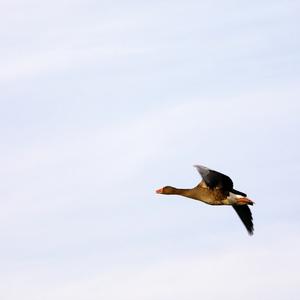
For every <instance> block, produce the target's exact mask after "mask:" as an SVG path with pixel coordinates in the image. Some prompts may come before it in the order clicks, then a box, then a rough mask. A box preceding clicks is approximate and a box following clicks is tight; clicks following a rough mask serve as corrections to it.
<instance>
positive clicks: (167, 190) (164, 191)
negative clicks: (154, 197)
mask: <svg viewBox="0 0 300 300" xmlns="http://www.w3.org/2000/svg"><path fill="white" fill-rule="evenodd" d="M174 190H175V188H174V187H172V186H164V187H163V188H161V189H158V190H156V193H157V194H166V195H171V194H174Z"/></svg>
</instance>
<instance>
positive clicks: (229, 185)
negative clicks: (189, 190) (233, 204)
mask: <svg viewBox="0 0 300 300" xmlns="http://www.w3.org/2000/svg"><path fill="white" fill-rule="evenodd" d="M195 167H196V168H197V170H198V172H199V173H200V175H201V176H202V178H203V180H204V182H205V183H206V184H207V186H208V187H210V188H212V189H213V188H217V187H218V188H221V189H223V190H225V191H232V189H233V182H232V180H231V179H230V177H228V176H227V175H225V174H222V173H220V172H217V171H214V170H210V169H208V168H206V167H204V166H199V165H195Z"/></svg>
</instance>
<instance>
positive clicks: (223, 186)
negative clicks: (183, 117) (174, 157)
mask: <svg viewBox="0 0 300 300" xmlns="http://www.w3.org/2000/svg"><path fill="white" fill-rule="evenodd" d="M194 167H195V168H196V169H197V170H198V172H199V173H200V175H201V177H202V180H201V182H200V183H199V184H198V185H197V186H195V187H194V188H191V189H179V188H175V187H172V186H165V187H163V188H160V189H158V190H156V193H157V194H165V195H181V196H184V197H188V198H191V199H194V200H198V201H202V202H204V203H207V204H210V205H231V206H232V207H233V209H234V210H235V211H236V213H237V214H238V216H239V217H240V219H241V221H242V222H243V224H244V225H245V227H246V229H247V231H248V233H249V235H252V234H253V231H254V227H253V222H252V213H251V210H250V208H249V206H248V205H253V204H254V202H253V201H252V200H250V199H249V198H247V195H246V194H245V193H243V192H240V191H237V190H235V189H234V188H233V182H232V180H231V178H230V177H229V176H227V175H225V174H222V173H220V172H217V171H215V170H211V169H209V168H207V167H204V166H201V165H195V166H194Z"/></svg>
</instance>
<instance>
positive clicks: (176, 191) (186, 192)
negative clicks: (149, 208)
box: [170, 187, 193, 198]
mask: <svg viewBox="0 0 300 300" xmlns="http://www.w3.org/2000/svg"><path fill="white" fill-rule="evenodd" d="M170 195H181V196H185V197H189V198H191V196H192V195H193V189H179V188H175V187H172V189H171V190H170Z"/></svg>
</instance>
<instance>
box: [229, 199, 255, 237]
mask: <svg viewBox="0 0 300 300" xmlns="http://www.w3.org/2000/svg"><path fill="white" fill-rule="evenodd" d="M232 207H233V208H234V210H235V211H236V213H237V214H238V215H239V217H240V219H241V221H242V222H243V224H244V225H245V227H246V229H247V231H248V233H249V234H250V235H252V234H253V231H254V228H253V222H252V220H253V219H252V213H251V210H250V208H249V207H248V205H232Z"/></svg>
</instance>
